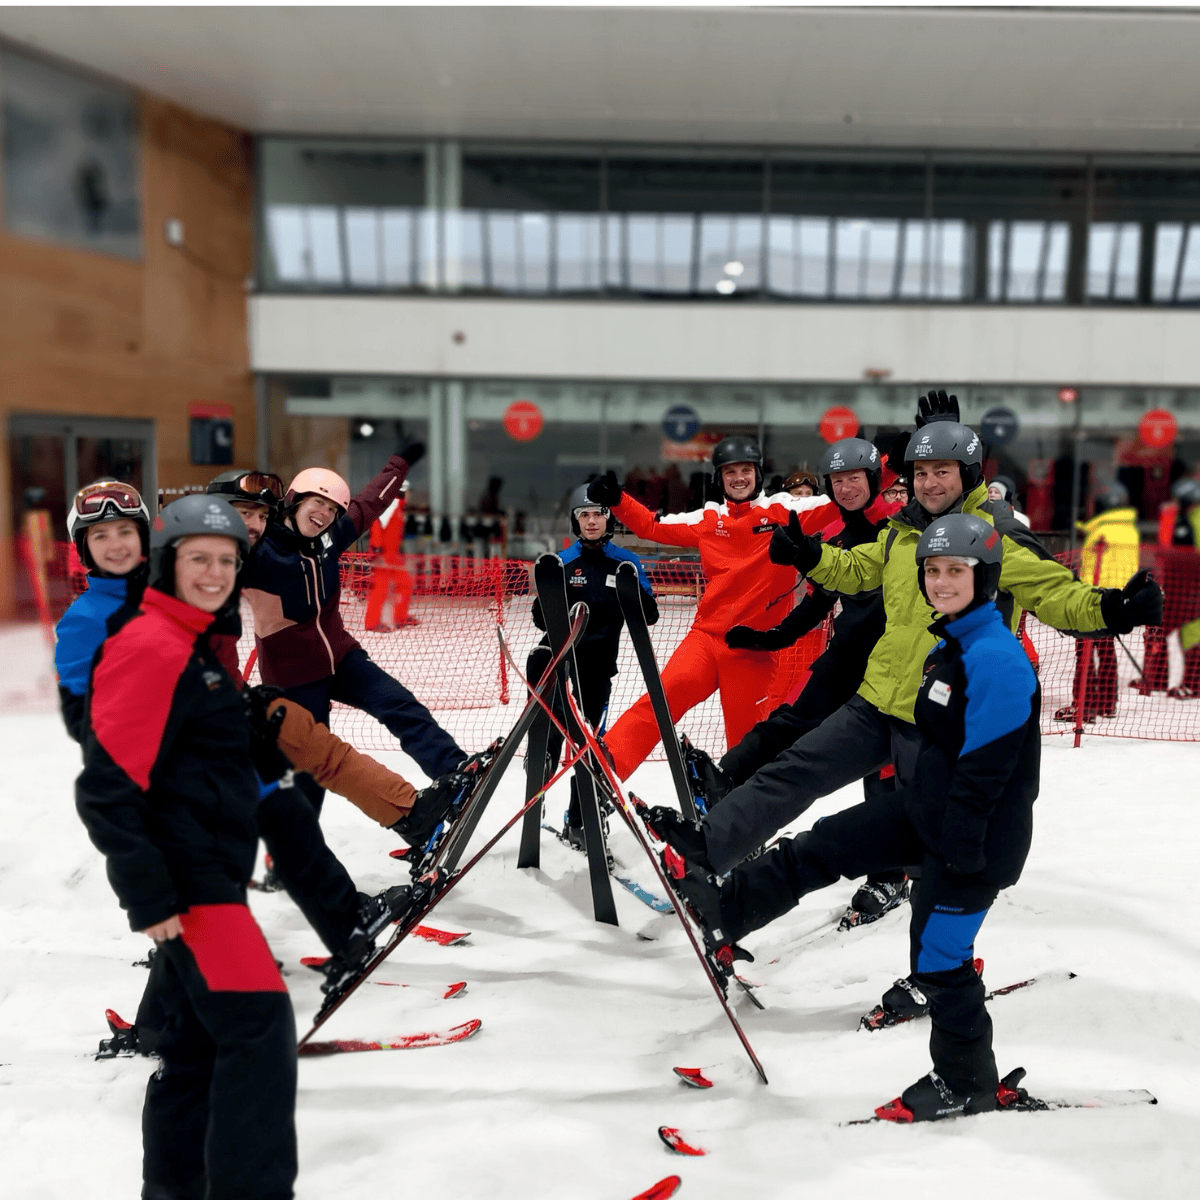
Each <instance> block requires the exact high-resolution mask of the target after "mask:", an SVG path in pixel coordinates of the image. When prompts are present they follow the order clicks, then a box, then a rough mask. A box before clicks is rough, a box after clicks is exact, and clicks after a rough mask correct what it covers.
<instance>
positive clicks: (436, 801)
mask: <svg viewBox="0 0 1200 1200" xmlns="http://www.w3.org/2000/svg"><path fill="white" fill-rule="evenodd" d="M499 748H500V742H499V741H496V742H493V743H492V744H491V745H490V746H489V747H488V748H487V749H486V750H483V751H481V752H480V753H479V754H472V755H471V756H470V757H469V758H467V759H466V760H464V761H463V763H462V764H461V765H460V766H457V767H455V768H454V770H452V771H447V772H446V773H445V774H444V775H440V776H438V778H437V779H435V780H434V781H433V783H431V784H430V785H429V786H428V787H427V788H424V789H423V790H422V791H420V792H418V793H417V798H416V800H415V801H414V802H413V806H412V808H411V810H410V811H409V812H408V814H407V815H406V816H403V817H401V818H400V820H398V821H396V822H395V823H394V824H393V825H392V826H391V829H392V830H393V831H394V832H395V833H398V834H399V835H400V836H401V837H402V838H403V839H404V840H405V841H406V842H408V844H409V845H410V846H412V847H413V848H414V849H415V850H419V851H420V852H421V853H420V854H418V855H409V856H408V857H407V858H406V859H405V861H406V862H409V861H410V860H411V866H412V870H413V877H414V878H416V877H417V876H418V875H420V874H422V873H423V872H424V870H425V868H426V866H427V865H428V861H429V859H430V857H431V856H432V855H433V853H434V852H435V851H436V850H437V847H438V846H439V845H440V844H441V843H442V841H443V840H444V839H445V837H446V834H448V833H449V832H450V830H451V829H452V828H453V827H454V822H455V821H456V820H457V819H458V818H459V817H460V816H461V815H462V812H463V809H464V808H466V806H467V801H468V800H469V799H470V798H471V795H472V793H473V792H474V791H475V788H476V787H477V786H478V784H479V781H480V780H481V779H482V778H483V775H484V773H485V772H486V771H487V768H488V766H489V765H490V764H491V761H492V759H493V758H495V756H496V751H497V750H498V749H499Z"/></svg>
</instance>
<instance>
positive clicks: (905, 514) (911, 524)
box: [892, 483, 987, 532]
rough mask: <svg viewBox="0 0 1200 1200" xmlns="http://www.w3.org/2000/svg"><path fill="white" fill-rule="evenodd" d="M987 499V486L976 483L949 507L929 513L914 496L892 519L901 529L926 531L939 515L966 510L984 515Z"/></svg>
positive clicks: (975, 514) (946, 515) (972, 513)
mask: <svg viewBox="0 0 1200 1200" xmlns="http://www.w3.org/2000/svg"><path fill="white" fill-rule="evenodd" d="M986 499H987V487H986V486H985V485H984V484H982V483H978V484H976V485H975V486H974V487H973V488H972V489H971V490H970V491H969V492H964V493H963V494H962V495H961V496H960V497H959V498H958V499H957V500H955V502H954V503H953V504H952V505H950V507H949V508H947V509H944V510H943V511H942V512H940V513H929V512H926V511H925V509H923V508H922V507H921V505H920V504H919V503H918V502H917V500H916V499H915V498H914V499H912V500H910V501H909V502H908V503H907V504H906V505H905V506H904V507H903V508H902V509H901V510H900V511H899V512H898V513H896V515H895V516H894V517H892V521H893V522H894V523H895V524H897V525H898V526H899V527H900V528H901V529H905V528H907V529H919V530H920V531H921V532H924V531H925V530H926V529H928V528H929V526H930V525H932V524H933V523H934V521H936V520H938V518H939V517H948V516H949V515H950V514H951V513H956V512H965V513H970V514H971V515H972V516H976V517H978V516H982V515H984V514H983V508H982V505H983V502H984V501H985V500H986Z"/></svg>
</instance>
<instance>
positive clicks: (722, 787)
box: [679, 733, 733, 813]
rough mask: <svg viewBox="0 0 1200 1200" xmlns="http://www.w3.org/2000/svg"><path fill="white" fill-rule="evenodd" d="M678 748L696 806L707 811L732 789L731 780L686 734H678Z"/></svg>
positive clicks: (702, 811) (701, 810)
mask: <svg viewBox="0 0 1200 1200" xmlns="http://www.w3.org/2000/svg"><path fill="white" fill-rule="evenodd" d="M679 749H680V750H681V751H682V752H683V766H684V769H685V770H686V771H687V777H688V784H689V785H690V786H691V789H692V798H693V799H694V800H695V801H696V808H697V809H699V811H700V812H701V813H707V812H709V811H710V810H711V809H712V808H713V807H714V806H715V805H717V804H719V803H720V802H721V801H722V800H724V799H725V797H726V796H728V795H729V793H730V792H731V791H733V780H732V779H730V778H729V776H728V775H726V774H725V772H724V771H722V770H721V768H720V767H719V766H718V765H717V764H716V763H715V762H713V760H712V758H711V757H710V756H709V755H708V754H706V753H705V752H704V751H703V750H700V749H698V748H697V747H695V746H693V745H692V743H691V742H690V741H688V737H687V734H684V733H681V734H680V735H679Z"/></svg>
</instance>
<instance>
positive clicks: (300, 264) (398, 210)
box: [259, 138, 437, 289]
mask: <svg viewBox="0 0 1200 1200" xmlns="http://www.w3.org/2000/svg"><path fill="white" fill-rule="evenodd" d="M259 180H260V188H261V193H262V205H263V225H264V232H265V238H264V242H265V248H266V253H265V254H263V256H262V260H263V261H262V270H263V276H264V283H265V284H266V285H267V286H268V287H271V286H279V285H286V286H289V287H297V286H299V287H304V286H308V287H337V288H342V287H351V288H366V289H380V288H411V287H417V286H428V285H429V283H430V281H431V280H433V279H436V252H437V236H436V227H433V228H432V234H433V235H432V236H430V228H429V226H430V222H429V221H428V219H427V217H426V214H425V210H424V204H425V152H424V149H423V147H420V146H415V145H412V144H406V143H394V142H370V141H363V142H343V141H315V140H314V141H308V140H300V139H292V138H266V139H264V140H263V141H262V142H261V143H260V153H259Z"/></svg>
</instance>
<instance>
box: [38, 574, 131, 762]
mask: <svg viewBox="0 0 1200 1200" xmlns="http://www.w3.org/2000/svg"><path fill="white" fill-rule="evenodd" d="M128 587H129V576H127V575H124V576H121V577H120V578H118V579H113V578H111V577H109V576H106V575H88V586H87V591H86V592H84V593H83V595H82V596H80V597H78V598H77V599H76V600H75V602H74V603H73V604H72V605H71V607H70V608H68V609H67V611H66V612H65V613H63V615H62V617H61V618H60V620H59V622H58V624H57V625H56V626H55V627H54V635H55V637H56V639H57V642H56V644H55V647H54V669H55V670H56V671H57V672H58V699H59V705H60V707H61V709H62V718H63V723H64V724H65V725H66V727H67V732H68V733H69V734H70V735H71V736H72V737H73V738H74V739H75V741H77V742H82V741H83V720H84V701H85V699H86V697H87V688H88V679H89V677H90V676H91V673H92V660H93V659H94V658H95V657H96V651H97V650H99V649H100V647H101V645H102V644H103V642H104V639H105V638H106V637H108V634H109V628H108V622H109V618H110V617H112V616H114V615H115V614H116V613H117V612H119V611H120V609H121V608H123V607H124V605H125V601H126V598H127V595H128Z"/></svg>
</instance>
